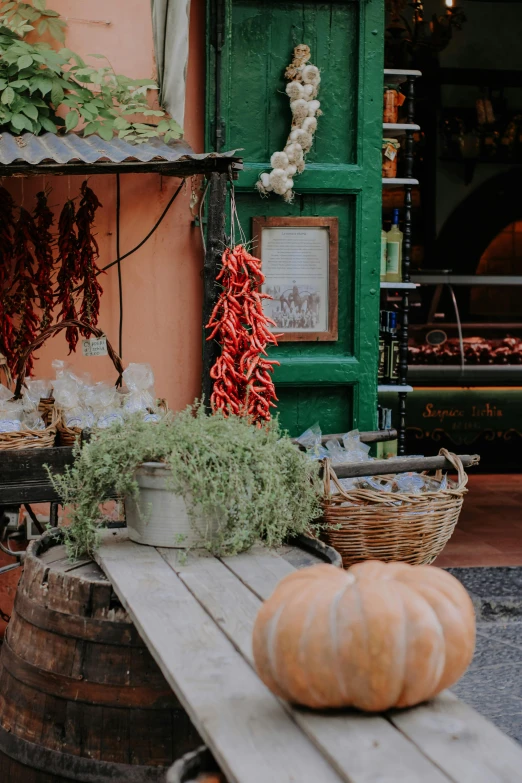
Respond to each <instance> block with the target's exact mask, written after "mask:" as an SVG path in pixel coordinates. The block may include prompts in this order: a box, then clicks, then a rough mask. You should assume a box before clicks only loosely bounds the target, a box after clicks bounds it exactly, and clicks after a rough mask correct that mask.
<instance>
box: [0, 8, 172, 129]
mask: <svg viewBox="0 0 522 783" xmlns="http://www.w3.org/2000/svg"><path fill="white" fill-rule="evenodd" d="M65 26H66V25H65V22H64V20H63V19H61V18H60V15H59V13H58V12H57V11H52V10H50V9H48V8H47V5H46V0H32V3H22V2H15V1H14V0H9V1H8V2H6V0H0V132H1V131H2V130H9V131H10V132H11V133H14V134H20V133H21V132H23V131H30V132H31V133H35V134H39V133H42V132H44V131H48V132H50V133H57V132H58V131H59V130H66V131H73V130H75V129H76V128H77V127H78V126H79V124H80V123H84V124H85V127H84V129H83V133H84V135H86V136H88V135H90V134H93V133H97V134H99V135H100V136H101V138H102V139H105V140H107V141H108V140H110V139H111V138H112V137H113V135H114V133H117V134H118V135H119V137H120V138H122V139H126V140H127V141H131V142H135V143H140V142H143V141H147V140H148V139H150V138H152V137H155V136H160V135H164V138H165V141H166V142H168V141H169V140H170V139H172V138H177V137H179V136H181V134H182V130H181V128H180V127H179V125H178V124H177V123H176V122H175V120H173V119H171V118H170V117H169V116H168V114H167V113H166V112H165V111H164V110H163V109H159V108H158V109H152V108H150V107H149V105H148V102H147V92H148V90H157V85H156V84H155V82H154V81H152V80H151V79H130V78H129V77H127V76H124V75H121V74H117V73H116V72H115V71H114V69H113V68H112V66H111V64H110V62H109V61H108V60H107V59H106V58H105V57H104V56H103V55H99V54H95V55H90V56H91V57H96V58H98V59H101V60H104V63H103V65H101V66H100V67H99V68H95V67H93V66H90V65H88V64H87V63H85V61H84V60H83V59H82V58H81V57H80V56H79V55H78V54H75V52H72V51H71V50H70V49H66V48H61V49H59V50H56V49H53V48H52V47H51V46H50V45H49V44H48V43H45V42H41V41H37V42H34V43H29V42H28V41H27V40H25V38H26V36H27V35H28V34H29V33H34V32H35V31H36V33H37V34H40V35H42V34H44V33H48V34H50V35H51V36H52V37H53V38H54V39H55V40H56V41H59V42H63V40H64V30H65ZM61 107H66V108H67V110H68V111H67V114H66V115H65V119H64V118H63V117H61V116H59V115H58V110H59V109H60V108H61ZM62 113H63V112H62ZM133 115H134V116H135V115H141V116H142V118H143V120H144V121H142V122H140V121H137V120H135V118H134V116H133ZM131 116H133V118H132V120H131V119H130V118H131ZM152 117H155V118H157V120H156V123H157V124H156V123H155V122H151V121H150V118H152Z"/></svg>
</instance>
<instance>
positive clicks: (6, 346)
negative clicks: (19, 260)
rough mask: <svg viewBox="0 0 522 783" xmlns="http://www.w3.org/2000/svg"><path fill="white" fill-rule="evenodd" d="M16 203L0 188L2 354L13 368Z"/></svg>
mask: <svg viewBox="0 0 522 783" xmlns="http://www.w3.org/2000/svg"><path fill="white" fill-rule="evenodd" d="M14 208H15V203H14V200H13V197H12V196H11V194H10V193H9V192H8V191H7V190H6V189H5V188H0V352H1V353H2V354H3V355H4V356H5V358H6V359H7V363H8V365H9V367H10V368H11V369H12V367H13V363H14V362H13V319H12V313H11V306H10V305H11V302H10V295H9V292H10V287H11V276H12V271H13V269H12V266H13V230H14V225H15V219H14Z"/></svg>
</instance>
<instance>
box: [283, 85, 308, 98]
mask: <svg viewBox="0 0 522 783" xmlns="http://www.w3.org/2000/svg"><path fill="white" fill-rule="evenodd" d="M286 94H287V95H288V97H289V98H290V100H291V101H296V100H298V98H303V97H304V95H305V88H304V87H303V85H302V84H301V82H295V81H294V82H289V83H288V84H287V85H286Z"/></svg>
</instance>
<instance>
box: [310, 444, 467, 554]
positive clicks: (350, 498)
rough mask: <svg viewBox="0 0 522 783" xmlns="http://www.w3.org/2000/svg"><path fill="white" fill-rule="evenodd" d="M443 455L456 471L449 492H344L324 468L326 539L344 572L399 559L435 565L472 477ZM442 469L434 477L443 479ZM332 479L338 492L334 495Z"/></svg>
mask: <svg viewBox="0 0 522 783" xmlns="http://www.w3.org/2000/svg"><path fill="white" fill-rule="evenodd" d="M440 454H441V455H443V456H444V457H446V459H447V460H448V461H449V462H451V464H452V465H453V466H454V468H455V470H456V471H457V474H458V478H457V482H456V483H454V482H449V487H448V489H443V490H439V491H438V492H426V493H423V494H422V495H413V494H407V493H395V492H394V493H392V494H390V493H387V492H379V491H377V490H370V489H359V490H353V491H350V492H346V491H344V490H343V488H342V487H341V485H340V484H339V482H338V480H337V477H336V475H335V472H334V470H333V469H332V466H331V464H330V462H329V461H328V460H327V461H326V464H325V468H324V482H325V499H324V503H323V513H324V521H325V523H326V525H327V526H326V528H325V530H324V531H323V534H322V536H323V538H324V540H325V541H326V543H327V544H329V545H330V546H333V547H334V549H337V551H338V552H339V554H340V555H341V557H342V559H343V565H344V567H345V568H348V567H349V566H351V565H353V564H354V563H359V562H361V561H363V560H383V561H385V562H389V561H394V560H398V561H401V562H404V563H410V564H411V565H421V564H425V563H432V562H433V561H434V560H435V558H436V557H437V556H438V555H439V554H440V553H441V551H442V550H443V549H444V547H445V545H446V543H447V541H448V540H449V538H450V537H451V535H452V533H453V530H454V529H455V525H456V524H457V522H458V518H459V514H460V510H461V508H462V503H463V501H464V495H465V493H466V492H467V489H466V484H467V482H468V477H467V475H466V473H465V472H464V468H463V466H462V462H461V461H460V459H459V457H457V456H456V455H455V454H451V453H450V452H448V451H446V449H441V451H440ZM441 477H442V471H438V472H437V474H436V478H437V479H439V480H440V478H441ZM330 481H332V482H333V484H334V485H335V486H336V488H337V490H338V492H337V493H336V494H335V495H332V493H331V490H330V486H331V485H330Z"/></svg>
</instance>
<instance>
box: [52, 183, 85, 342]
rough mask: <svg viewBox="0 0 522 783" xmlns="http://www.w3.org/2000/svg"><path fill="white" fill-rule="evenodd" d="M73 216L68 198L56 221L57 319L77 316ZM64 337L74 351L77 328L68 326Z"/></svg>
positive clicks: (74, 213) (76, 272) (66, 319)
mask: <svg viewBox="0 0 522 783" xmlns="http://www.w3.org/2000/svg"><path fill="white" fill-rule="evenodd" d="M75 217H76V211H75V208H74V203H73V202H72V201H71V200H70V199H69V200H68V201H66V202H65V204H64V206H63V209H62V212H61V214H60V219H59V221H58V263H59V264H60V270H59V272H58V277H57V283H58V290H57V297H58V304H60V305H61V310H60V312H59V314H58V321H70V320H74V319H76V318H77V312H76V303H75V300H74V287H75V285H76V283H77V282H78V280H79V277H80V265H79V259H78V243H77V237H76V229H75ZM65 338H66V340H67V343H68V345H69V353H70V352H71V351H75V350H76V345H77V343H78V330H77V329H76V327H73V326H69V327H68V328H67V330H66V332H65Z"/></svg>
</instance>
